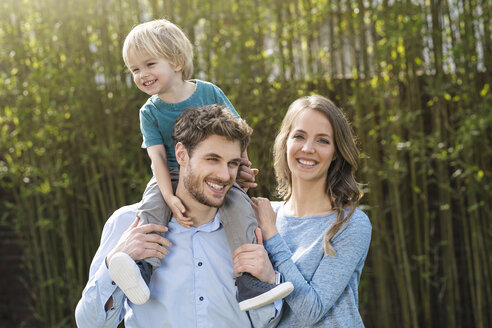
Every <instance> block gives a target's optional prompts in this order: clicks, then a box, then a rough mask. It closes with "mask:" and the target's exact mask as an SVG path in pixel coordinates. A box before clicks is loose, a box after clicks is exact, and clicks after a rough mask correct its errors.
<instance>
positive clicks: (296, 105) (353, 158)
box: [273, 95, 363, 255]
mask: <svg viewBox="0 0 492 328" xmlns="http://www.w3.org/2000/svg"><path fill="white" fill-rule="evenodd" d="M307 110H315V111H317V112H320V113H322V114H323V115H325V116H326V118H327V119H328V120H329V121H330V124H331V126H332V128H333V140H334V143H335V154H334V155H333V160H332V162H331V164H330V167H329V168H328V174H327V177H326V187H325V191H326V194H327V195H328V197H329V198H330V201H331V207H332V209H333V210H335V211H336V212H337V218H336V221H335V223H334V224H333V225H332V226H331V227H330V229H328V230H327V232H326V234H325V236H324V251H325V253H326V254H328V255H335V254H336V252H335V249H334V248H333V246H332V245H331V240H332V238H333V236H335V234H336V233H337V232H338V231H339V230H340V229H341V228H342V226H343V225H344V224H346V223H347V222H348V221H349V220H350V218H351V217H352V215H353V213H354V211H355V209H356V207H357V205H358V203H359V200H360V198H361V197H362V195H363V193H362V190H361V189H360V188H359V185H358V183H357V182H356V181H355V177H354V174H355V171H356V170H357V168H358V165H359V150H358V149H357V146H356V140H355V137H354V134H353V132H352V128H351V127H350V124H349V122H348V121H347V119H346V118H345V115H344V114H343V112H342V111H341V110H340V109H339V108H338V107H337V106H335V104H333V102H331V101H330V100H329V99H327V98H325V97H323V96H320V95H312V96H308V97H302V98H299V99H297V100H295V101H294V102H293V103H292V104H291V105H290V106H289V109H288V110H287V113H286V114H285V117H284V119H283V121H282V125H281V127H280V131H279V133H278V134H277V137H276V138H275V145H274V148H273V156H274V167H275V175H276V178H277V184H278V186H277V191H278V193H279V195H280V196H281V197H282V198H283V199H284V200H285V201H287V200H289V199H290V197H291V196H292V173H291V171H290V169H289V166H288V164H287V138H288V137H289V134H290V131H291V129H292V125H293V123H294V121H295V120H296V119H297V118H298V117H299V115H300V114H301V113H303V112H305V111H307ZM348 209H349V210H350V211H349V213H348V214H347V215H345V212H346V210H348Z"/></svg>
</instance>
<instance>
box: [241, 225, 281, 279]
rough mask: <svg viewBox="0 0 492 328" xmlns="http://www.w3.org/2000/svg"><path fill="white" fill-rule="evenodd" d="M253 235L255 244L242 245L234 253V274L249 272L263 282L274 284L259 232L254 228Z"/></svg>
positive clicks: (272, 273) (269, 263)
mask: <svg viewBox="0 0 492 328" xmlns="http://www.w3.org/2000/svg"><path fill="white" fill-rule="evenodd" d="M255 234H256V239H257V240H258V243H257V244H244V245H241V246H239V247H238V248H237V249H236V250H235V251H234V254H233V255H232V257H233V263H234V272H236V273H239V272H249V273H250V274H252V275H253V276H255V277H256V278H258V279H259V280H261V281H263V282H267V283H269V284H275V271H274V270H273V266H272V263H271V262H270V259H269V258H268V254H267V251H266V250H265V247H263V239H262V237H261V230H260V229H259V228H256V230H255Z"/></svg>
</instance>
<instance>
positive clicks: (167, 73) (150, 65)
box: [128, 51, 183, 96]
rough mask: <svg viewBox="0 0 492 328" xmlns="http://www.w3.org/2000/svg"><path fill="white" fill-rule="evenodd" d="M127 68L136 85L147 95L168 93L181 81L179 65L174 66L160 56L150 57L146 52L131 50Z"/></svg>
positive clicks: (181, 75)
mask: <svg viewBox="0 0 492 328" xmlns="http://www.w3.org/2000/svg"><path fill="white" fill-rule="evenodd" d="M128 69H129V70H130V71H131V72H132V75H133V81H134V82H135V84H136V85H137V87H138V88H139V89H140V90H142V91H143V92H145V93H146V94H148V95H149V96H151V95H155V94H157V95H158V96H164V95H170V94H172V93H173V92H174V87H176V86H178V85H180V84H181V83H183V74H182V71H181V69H182V67H181V66H174V65H173V64H171V63H170V62H169V61H168V60H166V59H164V58H162V57H152V56H151V55H149V54H148V53H146V52H136V51H131V52H130V53H129V54H128Z"/></svg>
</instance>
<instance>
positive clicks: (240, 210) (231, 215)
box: [219, 183, 258, 278]
mask: <svg viewBox="0 0 492 328" xmlns="http://www.w3.org/2000/svg"><path fill="white" fill-rule="evenodd" d="M219 213H220V217H221V220H222V224H223V225H224V230H225V233H226V236H227V241H228V243H229V248H230V249H231V252H234V250H235V249H236V248H238V247H239V246H241V245H243V244H256V235H255V229H256V228H258V222H257V221H256V216H255V213H254V211H253V208H252V207H251V203H250V199H249V197H248V195H247V194H246V193H245V192H244V191H243V190H242V189H241V188H240V187H239V186H238V185H237V184H236V183H234V185H233V186H232V188H231V189H230V190H229V192H228V193H227V195H226V200H225V202H224V205H222V207H221V208H220V209H219ZM237 276H238V275H235V276H234V278H236V277H237Z"/></svg>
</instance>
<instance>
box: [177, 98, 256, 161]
mask: <svg viewBox="0 0 492 328" xmlns="http://www.w3.org/2000/svg"><path fill="white" fill-rule="evenodd" d="M252 132H253V129H252V128H251V127H250V126H249V125H248V123H246V121H245V120H243V119H241V118H240V117H236V116H234V114H232V112H231V111H230V110H229V109H228V108H227V107H225V106H223V105H217V104H215V105H207V106H202V107H190V108H187V109H185V110H184V111H183V112H182V113H181V114H180V115H179V116H178V118H177V120H176V124H175V125H174V134H173V140H174V144H176V143H178V142H181V143H182V144H183V145H184V146H185V147H186V149H187V150H188V153H189V154H190V155H191V154H192V152H193V150H194V149H195V147H196V146H197V145H198V144H199V143H200V142H201V141H203V140H205V139H206V138H207V137H209V136H211V135H218V136H221V137H225V138H226V139H227V140H230V141H239V143H240V145H241V153H243V152H244V151H245V150H246V147H247V146H248V144H249V141H250V138H251V133H252Z"/></svg>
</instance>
